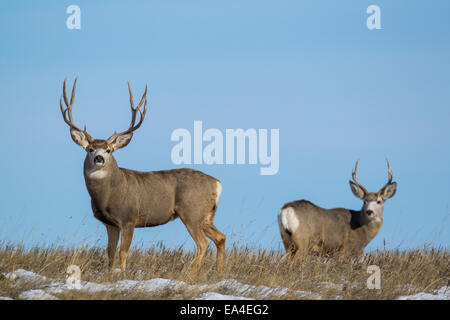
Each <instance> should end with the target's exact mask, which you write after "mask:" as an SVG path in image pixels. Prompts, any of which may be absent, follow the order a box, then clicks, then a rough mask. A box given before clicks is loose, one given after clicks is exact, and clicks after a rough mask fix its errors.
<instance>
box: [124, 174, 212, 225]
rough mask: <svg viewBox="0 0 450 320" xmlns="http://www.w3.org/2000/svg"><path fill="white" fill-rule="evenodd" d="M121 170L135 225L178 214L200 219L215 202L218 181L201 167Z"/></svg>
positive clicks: (161, 219)
mask: <svg viewBox="0 0 450 320" xmlns="http://www.w3.org/2000/svg"><path fill="white" fill-rule="evenodd" d="M121 170H122V172H123V173H124V174H125V180H126V188H127V189H128V192H126V193H127V194H128V195H129V205H130V206H131V207H132V208H131V209H132V210H133V209H134V208H136V210H135V211H136V212H137V217H135V219H136V226H137V227H145V226H153V225H160V224H164V223H166V222H168V221H171V220H173V219H175V218H177V217H179V216H181V218H182V219H183V218H184V217H185V216H186V219H187V218H189V219H196V218H198V219H199V220H200V219H201V218H202V217H203V214H204V213H206V212H208V213H210V212H211V210H213V208H214V209H215V206H216V205H217V201H218V197H219V195H220V191H221V184H220V182H219V181H218V180H217V179H215V178H213V177H211V176H209V175H207V174H205V173H203V172H201V171H197V170H193V169H188V168H182V169H172V170H161V171H150V172H140V171H134V170H128V169H121ZM192 213H194V214H192Z"/></svg>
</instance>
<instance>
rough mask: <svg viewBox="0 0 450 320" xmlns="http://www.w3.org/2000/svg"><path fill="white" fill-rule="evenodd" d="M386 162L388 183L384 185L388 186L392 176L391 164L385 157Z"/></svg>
mask: <svg viewBox="0 0 450 320" xmlns="http://www.w3.org/2000/svg"><path fill="white" fill-rule="evenodd" d="M386 162H387V166H388V179H389V180H388V182H387V183H386V185H388V184H390V183H392V177H393V174H392V168H391V164H390V163H389V159H388V157H387V156H386Z"/></svg>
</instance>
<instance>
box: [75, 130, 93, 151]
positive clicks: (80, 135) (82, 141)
mask: <svg viewBox="0 0 450 320" xmlns="http://www.w3.org/2000/svg"><path fill="white" fill-rule="evenodd" d="M70 135H71V136H72V140H73V141H74V142H75V143H76V144H78V145H79V146H81V147H83V148H84V149H86V147H87V146H88V145H89V140H88V137H87V136H86V135H85V134H84V132H83V131H79V130H77V129H73V128H72V129H70Z"/></svg>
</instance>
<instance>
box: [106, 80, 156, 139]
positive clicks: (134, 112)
mask: <svg viewBox="0 0 450 320" xmlns="http://www.w3.org/2000/svg"><path fill="white" fill-rule="evenodd" d="M128 90H129V92H130V104H131V123H130V126H129V128H128V130H125V131H123V132H121V133H117V132H114V133H113V135H112V136H111V137H109V138H108V140H107V141H109V142H111V141H113V140H114V139H116V138H117V137H118V136H121V135H124V134H128V133H132V132H133V131H135V130H137V129H138V128H139V127H140V126H141V124H142V122H143V121H144V118H145V114H146V113H147V85H145V91H144V94H143V95H142V98H141V101H140V102H139V104H138V106H137V107H136V108H134V103H133V93H132V91H131V86H130V83H128ZM144 102H145V104H144V111H142V110H141V106H142V103H144ZM138 112H139V114H140V116H141V117H140V119H139V122H138V124H137V125H135V122H136V115H137V113H138Z"/></svg>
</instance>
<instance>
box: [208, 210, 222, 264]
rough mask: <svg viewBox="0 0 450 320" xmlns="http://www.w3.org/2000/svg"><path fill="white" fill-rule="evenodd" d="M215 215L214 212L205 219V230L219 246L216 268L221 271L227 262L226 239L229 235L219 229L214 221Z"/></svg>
mask: <svg viewBox="0 0 450 320" xmlns="http://www.w3.org/2000/svg"><path fill="white" fill-rule="evenodd" d="M213 216H214V212H213V213H212V215H210V216H209V217H208V218H207V219H206V220H205V222H204V224H203V230H204V231H205V234H206V236H207V237H208V238H210V239H211V240H212V241H213V242H214V244H215V245H216V247H217V258H216V270H217V271H221V270H222V268H223V264H224V262H225V240H226V238H227V237H226V236H225V235H224V234H223V233H222V232H220V231H219V230H217V228H216V226H215V225H214V224H213V221H212V219H213Z"/></svg>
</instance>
